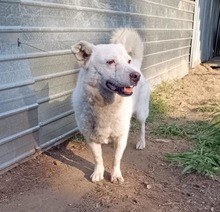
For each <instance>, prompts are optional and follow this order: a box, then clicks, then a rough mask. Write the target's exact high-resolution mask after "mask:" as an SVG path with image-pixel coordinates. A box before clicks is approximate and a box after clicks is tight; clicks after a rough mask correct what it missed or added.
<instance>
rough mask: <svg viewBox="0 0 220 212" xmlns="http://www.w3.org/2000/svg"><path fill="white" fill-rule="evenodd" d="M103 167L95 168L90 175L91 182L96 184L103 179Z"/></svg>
mask: <svg viewBox="0 0 220 212" xmlns="http://www.w3.org/2000/svg"><path fill="white" fill-rule="evenodd" d="M103 176H104V167H103V166H102V167H101V166H99V167H96V168H95V170H94V172H93V173H92V175H91V176H90V178H91V180H92V182H98V181H101V180H103V179H104V177H103Z"/></svg>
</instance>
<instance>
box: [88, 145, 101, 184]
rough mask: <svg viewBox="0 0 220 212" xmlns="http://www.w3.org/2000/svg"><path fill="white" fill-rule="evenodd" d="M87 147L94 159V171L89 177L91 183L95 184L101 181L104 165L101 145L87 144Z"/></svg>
mask: <svg viewBox="0 0 220 212" xmlns="http://www.w3.org/2000/svg"><path fill="white" fill-rule="evenodd" d="M88 145H89V146H90V148H91V149H92V153H93V156H94V159H95V169H94V172H93V173H92V175H91V176H90V178H91V180H92V182H97V181H100V180H102V179H103V175H104V165H103V159H102V147H101V144H98V143H95V142H88Z"/></svg>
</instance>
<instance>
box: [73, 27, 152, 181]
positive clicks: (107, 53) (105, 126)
mask: <svg viewBox="0 0 220 212" xmlns="http://www.w3.org/2000/svg"><path fill="white" fill-rule="evenodd" d="M111 42H112V43H113V44H101V45H96V46H95V45H93V44H90V43H88V42H86V41H81V42H79V43H77V44H76V45H74V46H72V52H73V54H74V55H75V56H76V58H77V60H78V61H80V63H81V64H82V66H83V67H82V69H81V71H80V74H79V76H78V80H77V85H76V88H75V90H74V92H73V96H72V102H73V107H74V111H75V117H76V121H77V125H78V128H79V130H80V132H81V133H82V134H83V135H84V137H85V139H86V140H87V142H88V145H89V146H90V148H91V150H92V152H93V155H94V159H95V169H94V172H93V174H92V175H91V179H92V181H93V182H96V181H100V180H102V179H103V175H104V165H103V159H102V149H101V144H107V143H109V142H110V141H111V142H114V147H115V157H114V162H113V171H112V174H111V181H112V182H123V181H124V179H123V177H122V174H121V168H120V163H121V158H122V155H123V152H124V149H125V147H126V145H127V139H128V133H129V128H130V119H131V116H132V114H135V115H136V117H137V119H138V121H139V122H140V124H141V132H140V138H139V139H138V141H137V145H136V148H137V149H143V148H145V121H146V118H147V116H148V113H149V95H150V91H149V87H148V85H147V84H146V81H145V79H144V77H143V75H142V74H141V72H140V68H141V62H142V59H143V44H142V41H141V39H140V37H139V35H138V34H137V32H136V31H134V30H132V29H119V30H116V31H115V32H114V33H113V37H112V39H111ZM129 60H131V63H128V61H129ZM111 61H113V62H111ZM133 75H135V77H137V76H138V75H141V77H140V80H139V81H138V83H137V85H136V86H135V87H134V88H133V94H132V95H131V96H126V97H125V96H121V95H125V94H127V93H126V92H127V91H126V92H125V89H124V87H129V86H133V85H135V84H136V81H135V79H134V78H133V77H132V76H133ZM108 82H110V83H112V84H113V88H111V87H110V88H109V86H108V85H109V84H108ZM112 89H113V90H114V89H115V91H113V90H112ZM121 92H122V93H121ZM124 92H125V93H124ZM119 94H120V95H119Z"/></svg>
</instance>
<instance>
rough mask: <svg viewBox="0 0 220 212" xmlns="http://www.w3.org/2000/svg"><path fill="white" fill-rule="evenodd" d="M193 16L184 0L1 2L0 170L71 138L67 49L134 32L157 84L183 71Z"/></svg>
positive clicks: (71, 76) (73, 66)
mask: <svg viewBox="0 0 220 212" xmlns="http://www.w3.org/2000/svg"><path fill="white" fill-rule="evenodd" d="M193 11H194V3H193V2H190V1H187V0H182V1H181V0H154V1H153V0H152V1H148V0H126V1H125V0H121V1H118V0H95V1H90V0H82V1H79V0H38V1H36V0H32V1H31V0H7V1H6V0H0V52H1V55H0V62H1V65H0V129H1V130H0V170H2V169H4V168H6V167H8V166H10V165H12V164H15V163H17V162H19V161H20V160H22V159H24V158H26V157H27V156H29V155H31V154H33V153H34V152H35V151H36V149H42V148H46V147H48V146H51V145H53V144H54V143H56V142H57V141H59V140H62V139H65V138H67V137H68V136H70V135H71V134H72V133H73V132H74V130H75V128H76V124H75V122H74V115H73V111H72V108H71V104H70V95H71V92H72V89H73V87H74V85H75V82H76V77H77V73H78V66H77V63H76V60H75V59H74V57H73V56H72V54H71V51H70V46H71V45H72V44H73V43H75V42H76V41H78V40H82V39H84V40H88V41H90V42H93V43H95V44H97V43H108V41H109V38H110V34H111V32H112V30H113V29H115V28H118V27H133V28H136V29H138V30H139V32H140V34H141V36H142V37H143V40H144V44H145V57H144V63H143V71H144V74H145V76H146V77H147V78H148V80H149V82H150V83H151V84H152V85H154V84H158V83H160V82H161V80H166V79H171V78H175V77H181V76H183V75H184V74H186V73H187V71H188V64H189V52H190V44H191V39H192V27H193ZM18 39H19V40H18ZM18 44H19V45H18ZM32 46H34V47H36V48H33V47H32Z"/></svg>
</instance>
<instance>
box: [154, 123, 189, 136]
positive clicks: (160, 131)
mask: <svg viewBox="0 0 220 212" xmlns="http://www.w3.org/2000/svg"><path fill="white" fill-rule="evenodd" d="M151 134H153V135H155V136H160V137H163V138H176V137H179V138H186V137H187V132H186V131H185V129H184V127H182V126H177V125H176V124H163V125H159V126H158V127H157V128H156V129H154V130H153V131H152V132H151Z"/></svg>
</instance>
